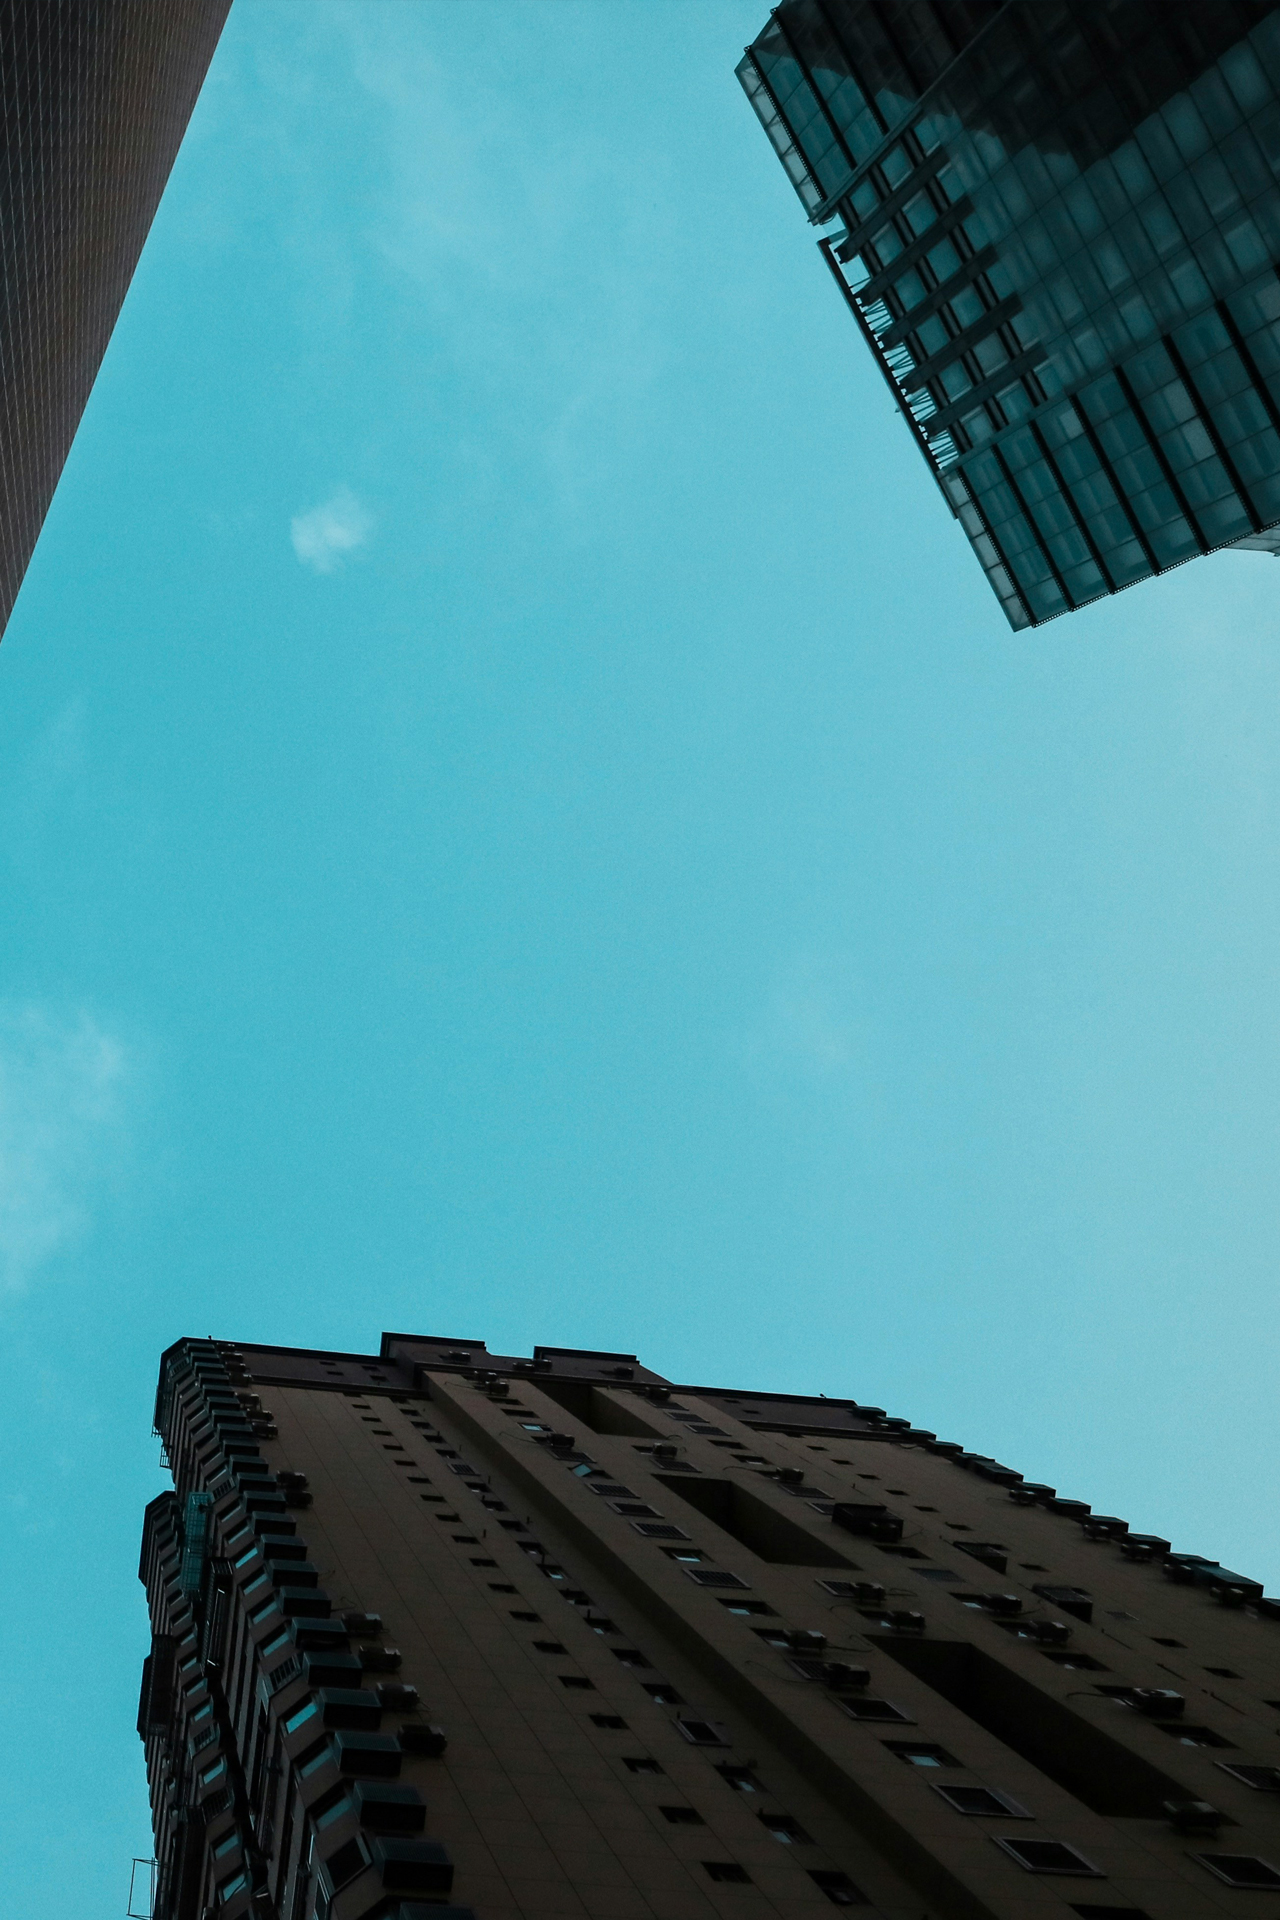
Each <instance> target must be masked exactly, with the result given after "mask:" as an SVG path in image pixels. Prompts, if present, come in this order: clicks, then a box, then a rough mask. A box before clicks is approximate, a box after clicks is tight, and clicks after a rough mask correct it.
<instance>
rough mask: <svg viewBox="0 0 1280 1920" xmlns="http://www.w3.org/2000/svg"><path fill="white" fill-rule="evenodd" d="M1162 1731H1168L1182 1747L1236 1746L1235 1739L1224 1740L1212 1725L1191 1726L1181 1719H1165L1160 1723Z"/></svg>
mask: <svg viewBox="0 0 1280 1920" xmlns="http://www.w3.org/2000/svg"><path fill="white" fill-rule="evenodd" d="M1158 1724H1159V1727H1160V1731H1161V1733H1167V1734H1168V1735H1169V1738H1170V1739H1171V1740H1176V1741H1177V1742H1178V1744H1179V1746H1182V1747H1234V1745H1235V1741H1234V1740H1224V1739H1223V1737H1222V1735H1221V1734H1220V1733H1215V1732H1214V1730H1213V1728H1212V1727H1189V1726H1187V1725H1186V1724H1185V1723H1184V1722H1183V1721H1181V1720H1164V1721H1160V1722H1159V1723H1158Z"/></svg>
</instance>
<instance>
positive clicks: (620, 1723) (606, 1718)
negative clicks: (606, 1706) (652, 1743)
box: [591, 1713, 627, 1733]
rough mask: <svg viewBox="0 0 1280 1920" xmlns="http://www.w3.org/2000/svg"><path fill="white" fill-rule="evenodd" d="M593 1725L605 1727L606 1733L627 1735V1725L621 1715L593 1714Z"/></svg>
mask: <svg viewBox="0 0 1280 1920" xmlns="http://www.w3.org/2000/svg"><path fill="white" fill-rule="evenodd" d="M591 1724H592V1726H593V1727H603V1728H604V1730H605V1732H606V1733H625V1732H626V1731H627V1723H626V1721H625V1720H624V1719H623V1718H622V1715H621V1714H620V1713H593V1714H592V1716H591Z"/></svg>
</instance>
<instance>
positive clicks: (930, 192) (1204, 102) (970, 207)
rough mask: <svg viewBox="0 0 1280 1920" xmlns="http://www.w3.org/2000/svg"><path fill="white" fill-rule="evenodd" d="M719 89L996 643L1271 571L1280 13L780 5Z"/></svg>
mask: <svg viewBox="0 0 1280 1920" xmlns="http://www.w3.org/2000/svg"><path fill="white" fill-rule="evenodd" d="M738 76H739V78H740V80H741V82H742V84H743V86H744V88H745V89H746V92H747V95H748V97H749V98H750V100H751V103H752V105H753V106H754V108H755V110H756V112H757V114H758V115H759V117H760V119H761V121H762V123H763V125H764V128H765V130H766V132H767V134H768V136H769V138H770V140H771V141H772V143H773V145H774V147H775V149H776V151H777V153H778V156H779V158H780V159H781V161H782V163H783V165H784V167H785V168H786V170H787V172H788V174H789V176H790V178H791V181H792V183H793V185H794V186H795V188H796V191H797V193H798V194H799V196H800V199H801V201H802V203H803V205H804V207H805V210H806V212H807V214H808V216H809V219H810V220H811V221H812V222H813V223H814V224H815V225H816V226H818V227H821V228H823V229H825V230H826V231H825V233H824V237H823V238H822V239H821V240H820V242H819V244H820V246H821V248H822V251H823V253H824V254H825V256H826V259H827V262H828V264H829V265H830V268H831V271H832V273H833V275H834V276H835V279H836V282H837V285H838V287H839V289H840V292H841V294H842V295H843V297H844V299H845V300H846V302H847V303H848V307H849V310H850V313H851V314H852V316H853V318H854V320H855V322H856V324H857V326H858V328H859V330H860V331H861V333H862V334H863V336H864V338H865V340H866V342H867V344H868V345H869V347H870V348H871V351H872V352H873V354H874V355H875V358H876V361H877V363H878V364H879V366H880V368H881V370H882V372H883V374H884V376H885V379H886V380H887V381H888V383H889V386H890V388H891V389H892V392H893V395H894V398H895V400H896V402H897V404H898V406H899V408H900V410H901V412H902V415H903V418H904V419H905V420H906V422H907V424H908V426H909V428H910V430H911V432H912V433H913V434H914V436H915V439H916V441H917V444H918V445H919V447H920V450H921V452H922V453H923V455H924V457H925V459H926V461H927V462H928V464H929V468H930V470H931V472H932V473H933V474H934V477H935V478H936V480H937V482H938V485H939V487H940V489H941V491H942V494H943V496H944V498H945V499H946V501H947V503H948V505H949V506H950V508H951V510H952V512H953V514H955V515H956V517H957V518H958V519H959V521H960V524H961V526H962V527H963V529H964V532H965V533H966V534H967V536H968V538H969V540H970V542H971V543H972V545H973V548H974V550H975V552H976V553H977V555H978V558H979V560H980V561H981V563H982V565H983V567H984V569H985V571H986V574H987V578H988V579H989V581H990V582H991V585H992V587H993V588H994V590H995V592H996V594H997V596H998V597H999V600H1000V603H1001V605H1002V606H1003V608H1004V610H1005V613H1006V615H1007V617H1008V619H1009V621H1010V623H1011V624H1012V625H1013V626H1014V627H1027V626H1034V625H1037V624H1039V623H1040V622H1041V621H1045V620H1050V619H1053V618H1054V617H1055V616H1056V615H1058V614H1061V613H1066V612H1068V611H1070V610H1071V609H1073V608H1075V607H1080V606H1083V605H1085V604H1086V603H1087V602H1088V601H1091V600H1095V599H1097V598H1098V597H1100V596H1101V595H1104V594H1108V593H1114V592H1116V591H1117V590H1118V589H1120V588H1121V587H1127V586H1131V585H1132V584H1133V583H1134V582H1135V581H1139V580H1144V579H1147V578H1149V577H1150V576H1151V575H1153V574H1156V573H1160V572H1163V571H1165V570H1166V569H1168V568H1170V567H1174V566H1177V565H1179V564H1180V563H1181V562H1182V561H1184V560H1188V559H1192V558H1194V557H1195V556H1196V555H1198V554H1204V553H1208V552H1210V551H1211V550H1213V549H1216V548H1221V547H1242V548H1262V549H1264V550H1266V551H1269V552H1272V553H1276V552H1280V278H1278V273H1277V268H1278V266H1280V7H1277V6H1276V5H1274V4H1273V3H1272V0H784V4H783V5H781V6H779V7H778V8H776V9H775V10H774V12H773V14H772V16H771V18H770V21H769V24H768V26H767V27H766V28H765V30H764V31H763V32H762V33H761V34H760V36H759V38H758V39H757V40H756V41H755V42H754V44H753V45H752V46H751V47H749V48H748V49H747V52H746V56H745V58H744V59H743V61H742V62H741V64H740V66H739V68H738Z"/></svg>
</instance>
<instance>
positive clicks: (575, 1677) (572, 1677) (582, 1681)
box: [558, 1673, 596, 1693]
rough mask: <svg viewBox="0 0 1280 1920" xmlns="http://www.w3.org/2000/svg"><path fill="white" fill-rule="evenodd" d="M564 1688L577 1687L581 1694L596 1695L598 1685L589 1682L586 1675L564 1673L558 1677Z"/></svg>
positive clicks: (591, 1681) (592, 1681)
mask: <svg viewBox="0 0 1280 1920" xmlns="http://www.w3.org/2000/svg"><path fill="white" fill-rule="evenodd" d="M558 1678H559V1681H560V1685H561V1686H562V1687H570V1688H574V1687H576V1688H577V1690H578V1692H579V1693H594V1692H595V1690H596V1683H595V1681H594V1680H588V1679H587V1676H586V1674H585V1673H562V1674H560V1675H558Z"/></svg>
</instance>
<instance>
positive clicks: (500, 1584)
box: [489, 1580, 515, 1593]
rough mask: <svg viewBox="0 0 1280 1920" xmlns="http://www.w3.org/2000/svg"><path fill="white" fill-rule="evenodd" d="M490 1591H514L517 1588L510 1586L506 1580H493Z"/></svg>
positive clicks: (490, 1583)
mask: <svg viewBox="0 0 1280 1920" xmlns="http://www.w3.org/2000/svg"><path fill="white" fill-rule="evenodd" d="M489 1591H490V1593H514V1592H515V1588H514V1587H509V1586H508V1585H507V1584H506V1582H505V1581H504V1580H491V1581H490V1582H489Z"/></svg>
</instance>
